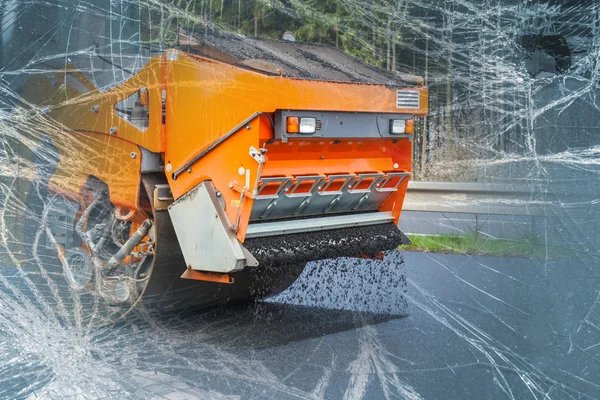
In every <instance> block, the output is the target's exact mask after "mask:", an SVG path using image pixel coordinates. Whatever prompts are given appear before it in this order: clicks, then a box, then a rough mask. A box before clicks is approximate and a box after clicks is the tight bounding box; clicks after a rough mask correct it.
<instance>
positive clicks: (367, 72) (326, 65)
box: [184, 28, 412, 87]
mask: <svg viewBox="0 0 600 400" xmlns="http://www.w3.org/2000/svg"><path fill="white" fill-rule="evenodd" d="M188 33H191V34H192V35H193V36H194V38H195V39H197V40H199V41H200V42H202V43H204V44H206V45H208V46H212V47H214V48H216V49H218V50H219V51H221V52H223V53H225V54H227V55H229V56H231V57H234V58H236V59H238V60H239V61H243V60H253V59H254V60H261V61H266V62H269V63H273V64H276V65H278V66H280V67H282V69H283V75H284V76H286V77H290V78H298V79H311V80H326V81H337V82H352V83H370V84H377V85H386V86H390V87H406V86H407V84H406V83H405V82H402V81H401V79H400V77H399V76H398V75H396V74H394V73H391V72H388V71H385V70H382V69H380V68H377V67H374V66H371V65H368V64H366V63H364V62H363V61H361V60H359V59H357V58H355V57H352V56H350V55H348V54H346V53H344V52H343V51H341V50H339V49H337V48H335V47H332V46H329V45H321V44H314V43H294V42H288V41H284V40H274V39H265V38H256V37H248V36H244V35H239V34H234V33H229V32H222V31H221V32H220V31H216V30H213V29H208V28H207V29H203V30H195V31H191V32H188ZM184 49H185V50H186V51H193V50H194V49H190V48H184ZM195 50H196V52H200V53H202V50H201V49H200V48H195ZM207 55H208V54H207ZM241 66H243V65H241ZM411 86H412V85H411Z"/></svg>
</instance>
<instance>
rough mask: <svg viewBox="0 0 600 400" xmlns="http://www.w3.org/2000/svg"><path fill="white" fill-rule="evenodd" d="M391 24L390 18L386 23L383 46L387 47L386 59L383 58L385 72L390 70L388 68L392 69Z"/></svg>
mask: <svg viewBox="0 0 600 400" xmlns="http://www.w3.org/2000/svg"><path fill="white" fill-rule="evenodd" d="M391 24H392V20H391V19H390V18H388V21H387V26H386V29H385V45H386V47H387V51H386V57H385V69H386V70H388V71H389V70H390V68H391V67H392V62H391V61H392V60H391V56H392V49H391V41H392V35H391V30H390V27H391Z"/></svg>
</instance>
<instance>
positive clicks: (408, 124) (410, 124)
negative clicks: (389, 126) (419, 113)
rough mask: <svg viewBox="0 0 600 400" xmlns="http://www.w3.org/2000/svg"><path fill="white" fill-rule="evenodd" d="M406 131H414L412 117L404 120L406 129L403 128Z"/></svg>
mask: <svg viewBox="0 0 600 400" xmlns="http://www.w3.org/2000/svg"><path fill="white" fill-rule="evenodd" d="M405 132H406V133H415V120H414V119H407V120H406V129H405Z"/></svg>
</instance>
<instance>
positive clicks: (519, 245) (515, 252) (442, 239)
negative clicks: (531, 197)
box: [401, 234, 559, 259]
mask: <svg viewBox="0 0 600 400" xmlns="http://www.w3.org/2000/svg"><path fill="white" fill-rule="evenodd" d="M408 237H409V238H410V240H411V241H412V244H410V245H407V246H402V247H401V249H402V250H407V251H422V252H432V253H452V254H469V255H485V256H497V257H527V258H538V259H545V258H547V257H548V258H556V257H557V256H559V251H558V250H559V249H557V248H555V247H553V246H549V245H546V244H545V243H544V242H543V241H542V240H541V239H539V238H536V237H525V238H520V239H497V238H490V237H489V236H485V235H481V234H480V235H474V234H473V235H468V236H456V235H436V236H433V235H431V236H430V235H423V236H421V235H408Z"/></svg>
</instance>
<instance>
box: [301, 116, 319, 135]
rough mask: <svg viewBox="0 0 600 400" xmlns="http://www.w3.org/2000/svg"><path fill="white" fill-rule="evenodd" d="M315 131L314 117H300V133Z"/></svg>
mask: <svg viewBox="0 0 600 400" xmlns="http://www.w3.org/2000/svg"><path fill="white" fill-rule="evenodd" d="M316 131H317V119H316V118H300V133H315V132H316Z"/></svg>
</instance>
